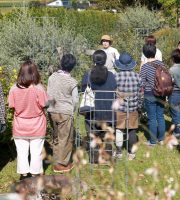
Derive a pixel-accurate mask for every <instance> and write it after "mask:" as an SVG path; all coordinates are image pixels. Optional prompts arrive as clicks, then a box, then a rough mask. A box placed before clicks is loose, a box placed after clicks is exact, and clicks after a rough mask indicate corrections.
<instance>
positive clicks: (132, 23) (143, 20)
mask: <svg viewBox="0 0 180 200" xmlns="http://www.w3.org/2000/svg"><path fill="white" fill-rule="evenodd" d="M118 24H119V26H120V28H122V29H123V30H126V29H128V28H131V29H132V28H153V29H157V28H159V27H160V26H161V20H160V18H159V16H158V13H155V12H152V11H150V10H148V9H147V8H146V7H144V6H136V7H127V8H126V9H125V10H124V12H122V13H121V15H120V18H119V23H118Z"/></svg>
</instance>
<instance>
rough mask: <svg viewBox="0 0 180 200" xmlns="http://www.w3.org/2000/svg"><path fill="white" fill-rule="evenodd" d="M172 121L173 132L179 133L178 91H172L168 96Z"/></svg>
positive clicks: (179, 97)
mask: <svg viewBox="0 0 180 200" xmlns="http://www.w3.org/2000/svg"><path fill="white" fill-rule="evenodd" d="M169 104H170V113H171V117H172V123H173V124H175V130H174V134H175V135H176V134H180V92H175V91H174V92H173V93H172V95H171V96H170V97H169Z"/></svg>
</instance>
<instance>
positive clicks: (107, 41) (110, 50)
mask: <svg viewBox="0 0 180 200" xmlns="http://www.w3.org/2000/svg"><path fill="white" fill-rule="evenodd" d="M112 42H113V41H112V38H111V37H110V36H109V35H103V36H102V37H101V45H102V46H103V48H102V50H103V51H104V52H105V53H106V55H107V60H106V63H105V66H106V67H107V69H108V70H109V71H111V72H112V73H113V74H115V73H116V70H115V69H114V66H115V60H117V59H119V56H120V55H119V52H118V50H117V49H115V48H114V47H112V46H111V45H112Z"/></svg>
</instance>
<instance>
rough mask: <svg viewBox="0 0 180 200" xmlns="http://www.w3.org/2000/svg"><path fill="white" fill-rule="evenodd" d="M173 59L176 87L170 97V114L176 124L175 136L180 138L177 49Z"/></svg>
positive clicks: (179, 85) (179, 58) (178, 59)
mask: <svg viewBox="0 0 180 200" xmlns="http://www.w3.org/2000/svg"><path fill="white" fill-rule="evenodd" d="M171 58H172V61H173V63H174V64H173V66H172V67H171V68H170V70H169V71H170V73H171V75H172V77H173V80H174V87H173V93H172V95H171V96H170V97H169V103H170V113H171V117H172V123H173V124H175V130H174V135H175V136H176V137H180V49H178V48H177V49H175V50H174V51H173V52H172V54H171Z"/></svg>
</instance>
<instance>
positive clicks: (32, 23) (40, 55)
mask: <svg viewBox="0 0 180 200" xmlns="http://www.w3.org/2000/svg"><path fill="white" fill-rule="evenodd" d="M0 44H1V45H0V52H1V54H0V60H1V64H2V65H5V66H7V67H8V68H9V69H12V68H18V67H19V64H20V63H21V62H22V61H23V60H24V59H27V58H33V59H34V60H35V62H36V63H37V64H38V66H39V67H40V69H43V71H48V67H49V65H56V64H57V63H59V57H58V56H59V55H58V54H57V51H56V48H57V47H61V49H62V54H63V53H73V54H74V55H75V56H76V57H77V58H80V55H81V54H82V53H83V52H84V51H85V50H86V49H87V48H88V43H87V40H86V39H85V38H84V37H83V36H82V35H81V34H76V32H75V31H74V30H71V29H69V28H68V27H66V26H62V27H61V28H59V27H57V26H56V23H54V22H53V19H52V18H44V20H43V26H41V25H40V24H39V23H38V22H37V21H36V19H34V18H32V17H30V16H29V15H27V13H23V14H22V13H20V14H19V15H18V16H17V17H16V19H15V20H13V21H11V20H3V25H2V26H1V31H0ZM78 63H79V64H82V62H81V61H79V59H78Z"/></svg>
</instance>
